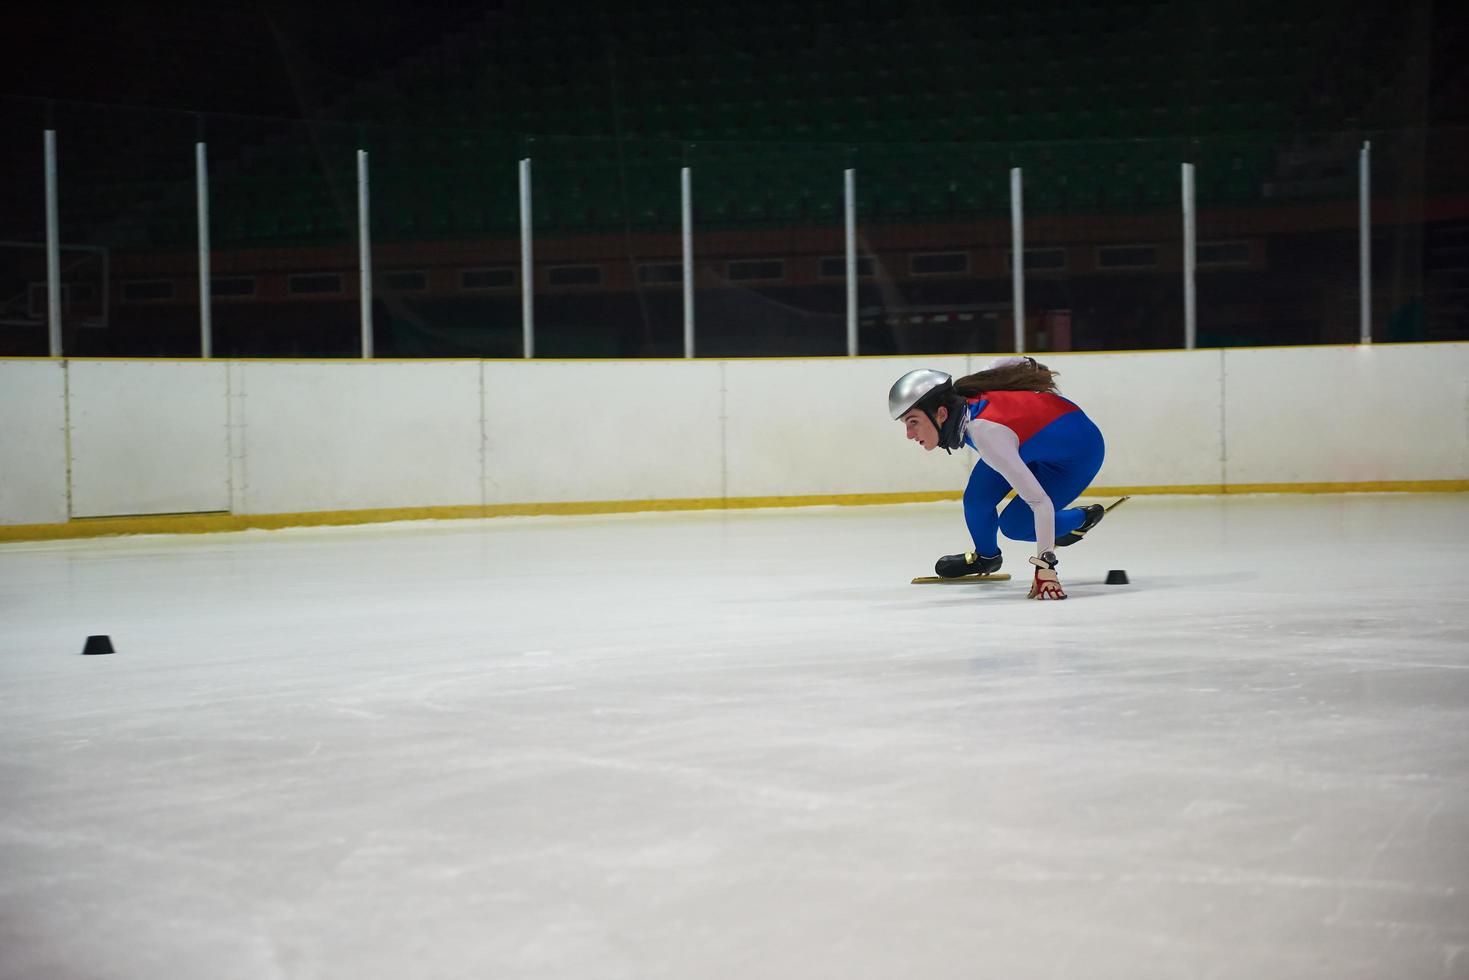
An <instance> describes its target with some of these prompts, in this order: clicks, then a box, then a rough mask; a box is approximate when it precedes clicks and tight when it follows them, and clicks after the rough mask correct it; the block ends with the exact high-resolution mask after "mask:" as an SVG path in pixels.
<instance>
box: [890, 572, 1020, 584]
mask: <svg viewBox="0 0 1469 980" xmlns="http://www.w3.org/2000/svg"><path fill="white" fill-rule="evenodd" d="M1008 581H1010V573H1009V572H996V573H995V574H993V575H960V576H959V577H958V578H944V577H942V576H940V575H920V576H919V577H918V578H915V579H914V580H913V584H914V585H969V584H972V583H974V582H1008Z"/></svg>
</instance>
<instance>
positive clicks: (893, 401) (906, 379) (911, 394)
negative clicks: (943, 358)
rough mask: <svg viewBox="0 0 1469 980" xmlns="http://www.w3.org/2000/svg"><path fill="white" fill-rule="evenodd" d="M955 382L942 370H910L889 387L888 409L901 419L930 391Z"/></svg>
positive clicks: (896, 417)
mask: <svg viewBox="0 0 1469 980" xmlns="http://www.w3.org/2000/svg"><path fill="white" fill-rule="evenodd" d="M953 384H954V379H953V377H951V376H950V375H947V374H945V373H944V372H942V371H933V370H930V369H929V368H919V369H918V370H917V371H909V372H908V373H907V374H905V375H903V376H902V377H901V378H899V379H898V380H897V381H894V382H893V386H892V387H891V388H889V389H888V411H889V412H892V413H893V418H895V419H900V418H902V417H903V416H904V415H905V414H906V413H907V412H909V411H912V409H913V408H914V406H916V405H917V404H918V403H919V402H920V401H922V400H923V399H924V397H925V396H926V395H928V394H929V393H930V392H933V391H937V390H939V389H941V388H945V387H950V386H952V385H953Z"/></svg>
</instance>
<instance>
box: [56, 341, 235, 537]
mask: <svg viewBox="0 0 1469 980" xmlns="http://www.w3.org/2000/svg"><path fill="white" fill-rule="evenodd" d="M228 370H229V367H228V365H227V364H225V363H223V362H219V361H101V360H98V361H73V362H72V363H71V364H70V366H69V367H68V372H69V374H70V383H69V392H70V394H69V398H70V412H69V428H70V439H71V441H70V447H71V516H72V517H105V516H116V515H128V514H186V513H198V512H215V511H228V510H229V509H230V493H229V420H228V407H229V405H228V401H227V399H226V398H225V390H226V381H227V378H226V374H227V372H228Z"/></svg>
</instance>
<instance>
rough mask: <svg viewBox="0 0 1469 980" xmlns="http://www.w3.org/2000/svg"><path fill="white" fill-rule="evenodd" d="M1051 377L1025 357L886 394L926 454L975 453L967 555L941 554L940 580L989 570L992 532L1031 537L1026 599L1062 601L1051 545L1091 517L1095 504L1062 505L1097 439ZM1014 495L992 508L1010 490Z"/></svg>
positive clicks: (1087, 478) (1093, 463)
mask: <svg viewBox="0 0 1469 980" xmlns="http://www.w3.org/2000/svg"><path fill="white" fill-rule="evenodd" d="M1055 374H1056V372H1054V371H1051V370H1050V369H1048V368H1047V367H1046V366H1045V365H1044V364H1037V363H1036V361H1035V359H1034V358H1031V357H1002V358H999V359H998V360H996V361H994V362H993V363H992V364H991V365H990V366H989V367H988V368H987V369H985V370H983V371H980V372H979V373H977V374H971V375H968V376H967V377H963V378H960V379H958V380H957V381H955V380H954V379H953V378H952V377H950V376H949V375H947V374H945V373H943V372H942V371H931V370H926V369H925V370H918V371H909V372H908V373H907V374H905V375H903V376H902V377H901V378H899V379H898V380H897V381H896V382H895V383H894V384H893V387H892V389H891V390H890V391H889V392H888V409H889V410H890V411H891V412H892V415H893V418H895V419H897V420H898V421H900V422H902V423H903V428H904V430H905V432H906V434H907V437H908V438H909V439H912V440H913V441H914V442H916V443H918V444H919V445H920V446H922V447H923V448H924V450H926V451H931V450H933V449H935V448H937V447H939V446H943V447H944V450H945V451H947V452H952V451H953V450H955V449H958V448H960V447H961V446H965V445H968V446H970V447H971V448H972V449H974V450H975V451H976V452H978V453H979V461H978V462H976V463H975V464H974V469H973V471H971V472H970V474H969V485H968V486H967V487H966V488H965V490H964V521H965V523H966V524H968V525H969V535H970V537H972V538H973V539H974V550H973V551H971V552H968V553H967V554H962V555H945V556H944V557H943V558H940V559H939V560H938V563H937V564H936V565H935V566H934V571H936V572H937V573H938V574H939V575H941V576H943V577H944V578H957V577H959V576H961V575H973V574H976V573H979V574H989V573H991V572H994V571H996V570H998V569H999V567H1000V562H1001V556H1000V547H999V542H998V540H997V533H998V532H999V531H1004V532H1005V536H1006V537H1007V538H1012V539H1014V540H1016V541H1034V542H1035V551H1036V553H1035V557H1033V558H1031V559H1030V563H1031V564H1032V565H1034V566H1035V578H1034V580H1033V581H1032V583H1031V586H1030V596H1029V597H1030V598H1032V599H1064V598H1066V592H1065V590H1064V589H1062V588H1061V580H1060V578H1059V577H1058V576H1057V575H1056V565H1057V559H1056V548H1057V547H1058V546H1059V547H1064V546H1066V545H1069V544H1075V543H1076V542H1078V541H1080V540H1081V539H1082V536H1083V535H1085V534H1086V532H1088V531H1090V530H1091V529H1092V528H1094V527H1096V526H1097V523H1098V522H1099V521H1101V519H1102V515H1103V514H1104V513H1105V512H1106V511H1105V509H1104V508H1103V507H1102V506H1101V505H1100V504H1093V505H1091V506H1087V507H1072V506H1069V505H1070V504H1071V502H1072V501H1074V500H1075V499H1076V498H1077V497H1078V496H1080V494H1081V492H1082V491H1083V490H1085V489H1086V487H1087V485H1088V484H1090V483H1091V481H1092V478H1093V477H1095V476H1096V475H1097V471H1098V470H1099V469H1101V468H1102V456H1103V454H1104V452H1105V447H1104V445H1103V443H1102V433H1101V431H1100V430H1099V429H1098V428H1097V427H1096V425H1095V424H1094V423H1093V422H1092V420H1091V419H1089V418H1087V417H1086V414H1085V413H1084V412H1082V410H1081V409H1080V408H1078V407H1077V406H1076V405H1074V404H1072V403H1071V402H1069V401H1067V400H1066V399H1065V398H1062V397H1061V396H1060V395H1058V394H1057V393H1056V382H1055ZM1012 487H1013V488H1014V489H1015V499H1014V500H1013V501H1011V502H1010V505H1009V506H1008V507H1006V508H1005V510H1004V512H1003V513H999V514H997V513H996V510H995V509H996V507H997V506H998V505H999V503H1000V501H1001V500H1003V499H1004V498H1005V495H1006V494H1007V493H1008V492H1009V491H1010V489H1011V488H1012Z"/></svg>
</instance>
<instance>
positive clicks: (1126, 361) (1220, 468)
mask: <svg viewBox="0 0 1469 980" xmlns="http://www.w3.org/2000/svg"><path fill="white" fill-rule="evenodd" d="M1037 356H1038V358H1039V359H1040V360H1041V361H1042V362H1043V363H1045V364H1046V365H1047V366H1049V367H1052V368H1054V369H1055V370H1057V371H1059V372H1060V377H1058V378H1057V379H1056V380H1057V384H1058V385H1059V386H1060V390H1061V394H1063V395H1065V396H1066V397H1067V398H1070V399H1071V400H1072V401H1074V402H1076V403H1077V404H1078V405H1080V406H1081V408H1082V410H1083V411H1084V412H1086V414H1087V415H1088V416H1090V417H1091V419H1092V421H1094V422H1096V423H1097V427H1098V428H1100V429H1101V430H1102V437H1103V438H1104V439H1105V440H1106V443H1107V456H1106V460H1105V461H1104V462H1103V464H1102V471H1101V473H1099V474H1098V475H1097V479H1096V481H1095V483H1096V485H1097V486H1104V487H1105V486H1112V487H1119V486H1121V487H1159V486H1172V487H1176V486H1201V485H1211V486H1218V485H1219V484H1221V483H1223V482H1224V463H1223V455H1224V427H1223V413H1222V412H1221V411H1220V405H1219V399H1220V364H1221V360H1220V352H1219V351H1217V350H1207V351H1158V352H1145V353H1137V354H1126V355H1117V354H1073V355H1063V356H1047V355H1044V354H1042V355H1037Z"/></svg>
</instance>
